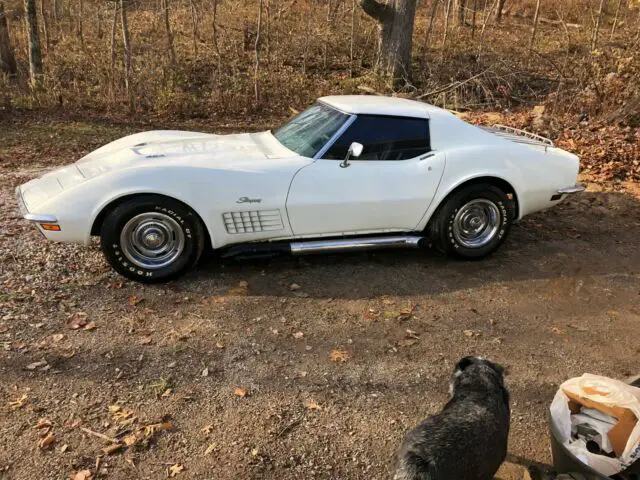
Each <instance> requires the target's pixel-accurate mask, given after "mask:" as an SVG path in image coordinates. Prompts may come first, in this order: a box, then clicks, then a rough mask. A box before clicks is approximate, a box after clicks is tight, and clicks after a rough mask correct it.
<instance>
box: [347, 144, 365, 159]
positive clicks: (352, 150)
mask: <svg viewBox="0 0 640 480" xmlns="http://www.w3.org/2000/svg"><path fill="white" fill-rule="evenodd" d="M363 148H364V147H363V146H362V144H361V143H358V142H353V143H352V144H351V145H349V151H348V152H347V158H349V157H353V158H358V157H359V156H360V155H362V149H363Z"/></svg>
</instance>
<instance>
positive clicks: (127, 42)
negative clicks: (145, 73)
mask: <svg viewBox="0 0 640 480" xmlns="http://www.w3.org/2000/svg"><path fill="white" fill-rule="evenodd" d="M120 20H121V21H122V43H123V46H124V87H125V89H126V91H127V97H128V98H129V111H130V112H131V114H134V113H135V111H136V95H135V92H134V91H133V78H132V75H131V39H130V37H129V23H128V22H127V5H126V3H125V0H120Z"/></svg>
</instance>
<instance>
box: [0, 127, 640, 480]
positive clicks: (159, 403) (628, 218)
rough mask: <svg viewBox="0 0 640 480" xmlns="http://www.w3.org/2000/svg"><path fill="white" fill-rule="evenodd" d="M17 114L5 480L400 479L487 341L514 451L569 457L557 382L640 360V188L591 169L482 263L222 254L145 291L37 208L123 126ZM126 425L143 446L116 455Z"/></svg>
mask: <svg viewBox="0 0 640 480" xmlns="http://www.w3.org/2000/svg"><path fill="white" fill-rule="evenodd" d="M14 127H15V129H16V130H15V131H13V132H11V133H7V130H5V135H6V137H5V139H6V138H9V137H10V138H12V139H14V140H15V139H18V140H15V143H14V144H12V145H9V146H7V144H5V150H4V151H2V150H1V149H0V211H2V212H3V215H2V216H0V262H1V263H0V339H1V341H2V346H3V348H2V349H0V472H1V473H0V478H8V479H30V480H33V479H64V478H68V477H69V475H71V474H74V473H75V472H79V471H82V470H85V469H86V470H89V471H90V472H91V474H92V475H93V478H94V479H95V478H100V479H107V478H108V479H135V478H141V479H142V478H144V479H147V478H148V479H156V478H166V477H168V476H170V475H174V476H175V478H177V479H181V478H184V479H188V478H194V479H195V478H198V479H239V478H244V479H258V478H260V479H278V480H287V479H296V480H297V479H301V478H305V479H306V478H318V479H322V478H324V479H368V480H370V479H385V478H387V479H388V478H390V460H391V456H392V454H393V452H394V449H395V448H396V446H397V445H398V443H399V441H400V439H401V437H402V434H403V432H404V431H405V430H406V429H407V428H409V427H411V426H413V425H415V424H416V423H417V422H418V421H419V420H421V419H422V418H424V417H425V416H427V415H429V414H430V413H433V412H435V411H437V410H438V409H439V408H441V406H442V405H443V403H444V402H445V401H446V399H447V389H448V381H449V377H450V375H451V373H452V369H453V366H454V364H455V362H456V361H457V360H458V359H460V358H461V357H463V356H465V355H469V354H481V355H485V356H487V357H489V358H490V359H492V360H495V361H497V362H500V363H502V364H503V365H505V366H507V368H508V377H507V382H508V387H509V389H510V391H511V395H512V424H511V436H510V448H509V450H510V452H511V453H512V454H514V455H517V456H519V457H522V458H524V459H527V460H532V461H537V462H547V463H548V462H550V461H551V456H550V450H549V440H548V435H547V419H546V415H547V407H548V405H549V403H550V401H551V399H552V396H553V394H554V392H555V390H556V388H557V386H558V385H559V384H560V383H561V382H562V381H564V380H565V379H567V378H569V377H573V376H577V375H580V374H582V373H584V372H591V373H596V374H603V375H608V376H612V377H616V378H623V377H627V376H630V375H633V374H636V373H638V370H639V369H638V362H637V358H638V354H639V353H640V347H639V346H640V335H639V334H638V324H639V323H638V322H639V321H640V248H639V247H640V240H639V238H640V188H639V187H638V185H637V184H624V185H623V184H616V185H615V186H612V185H608V186H603V185H599V184H595V183H590V184H589V191H588V192H586V193H585V194H583V195H580V196H576V197H575V198H572V199H570V200H568V201H566V202H565V203H563V204H561V205H560V206H558V207H556V208H554V209H552V210H549V211H546V212H543V213H539V214H536V215H532V216H531V217H528V218H526V219H524V220H523V221H521V222H520V223H518V224H517V225H515V226H514V228H513V230H512V233H511V236H510V237H509V239H508V240H507V242H506V244H505V245H504V246H503V248H502V249H501V250H500V251H499V252H498V253H497V254H496V255H494V256H493V257H491V258H489V259H487V260H484V261H480V262H470V263H465V262H456V261H453V260H449V259H446V258H444V257H442V256H441V255H439V254H437V253H435V252H430V251H426V252H423V251H380V252H376V253H367V254H350V255H344V254H343V255H330V256H326V255H324V256H316V257H306V258H303V259H301V258H288V257H284V258H278V259H273V260H250V261H249V260H245V261H227V262H226V263H225V264H223V265H219V264H218V263H217V262H216V261H214V260H213V259H209V260H208V261H206V262H204V263H203V264H202V265H201V266H200V267H199V268H198V269H196V270H195V271H193V272H192V273H190V274H189V275H187V276H186V277H184V278H183V279H181V280H179V281H176V282H173V283H171V284H168V285H161V286H142V285H139V284H136V283H132V282H129V281H125V280H124V279H122V278H121V277H119V276H117V275H116V274H114V273H113V272H112V271H111V270H110V269H109V268H108V266H107V264H106V263H105V261H104V260H103V259H102V256H101V254H100V252H99V250H98V248H97V247H92V248H85V247H82V246H74V245H57V244H51V243H47V242H45V241H44V240H42V239H41V238H40V236H39V234H38V233H37V232H36V231H35V230H34V229H33V228H32V227H31V226H30V225H28V224H27V223H26V222H23V221H20V220H19V217H18V214H17V211H16V207H15V201H14V197H13V189H14V187H15V186H16V185H18V184H20V183H23V182H25V181H26V180H27V179H29V178H32V177H34V176H37V175H39V174H41V173H42V172H43V171H44V170H46V169H47V168H50V167H51V165H53V164H59V163H66V162H67V163H68V162H70V161H72V160H75V159H76V158H77V157H78V155H76V153H79V152H80V151H86V150H88V149H90V148H89V147H91V148H94V147H95V146H97V145H94V144H95V143H98V144H99V143H100V142H101V141H102V140H104V138H102V137H100V136H99V135H92V134H91V132H90V134H89V136H90V137H91V139H90V141H89V140H88V141H87V142H85V143H84V144H81V145H80V146H77V148H76V146H74V145H71V144H70V143H69V142H66V140H64V139H62V140H60V139H59V138H58V137H57V136H56V135H57V134H53V133H49V132H47V131H41V130H39V127H38V126H37V125H31V126H27V127H25V126H24V125H20V126H14ZM14 127H11V128H14ZM3 128H9V127H7V125H6V124H5V125H4V126H3ZM61 129H62V126H61V127H60V128H59V129H57V130H56V131H58V132H59V131H62V130H61ZM69 129H70V131H71V132H76V131H80V127H79V126H77V125H76V126H69ZM122 133H123V132H122V131H121V130H117V131H110V132H107V133H106V134H105V135H106V136H109V135H111V136H114V137H115V136H118V135H121V134H122ZM49 135H50V137H49ZM24 138H37V139H40V141H41V143H40V145H41V147H39V148H37V149H34V148H33V147H31V146H27V145H32V143H33V142H25V141H24ZM74 138H78V135H77V134H74ZM20 139H22V140H20ZM47 139H49V140H47ZM77 141H78V142H79V143H81V142H82V137H81V136H80V139H79V140H77ZM72 154H73V155H75V156H73V155H72ZM24 159H32V160H33V161H26V160H25V161H22V160H24ZM34 159H35V160H34ZM587 180H588V179H587ZM70 327H77V328H70ZM334 360H344V361H334ZM39 422H40V425H38V424H39ZM49 424H50V426H49ZM38 426H40V427H41V428H37V427H38ZM47 432H49V433H50V434H51V436H49V437H47ZM100 435H102V437H100ZM105 436H106V437H107V438H118V439H121V440H123V441H124V442H126V443H130V444H131V445H130V446H128V447H125V448H121V449H119V450H118V451H116V452H113V453H112V454H110V455H109V454H106V453H105V452H104V451H103V449H104V448H105V447H108V446H109V445H110V443H111V442H110V441H109V440H105V438H104V437H105ZM39 444H42V446H43V448H41V447H40V445H39ZM499 476H500V478H504V479H516V478H517V479H520V478H522V470H521V469H520V467H517V466H514V465H510V464H506V465H505V466H504V467H503V469H502V470H501V472H500V475H499ZM80 478H84V477H80Z"/></svg>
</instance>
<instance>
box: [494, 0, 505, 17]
mask: <svg viewBox="0 0 640 480" xmlns="http://www.w3.org/2000/svg"><path fill="white" fill-rule="evenodd" d="M505 1H506V0H498V5H497V6H496V11H495V12H494V17H493V19H494V20H495V21H496V23H500V21H501V20H502V10H503V9H504V4H505Z"/></svg>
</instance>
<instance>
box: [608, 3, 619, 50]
mask: <svg viewBox="0 0 640 480" xmlns="http://www.w3.org/2000/svg"><path fill="white" fill-rule="evenodd" d="M621 6H622V0H618V5H616V13H615V15H614V17H613V25H612V26H611V37H610V40H613V35H614V34H615V33H616V27H617V26H618V15H620V7H621Z"/></svg>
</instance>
